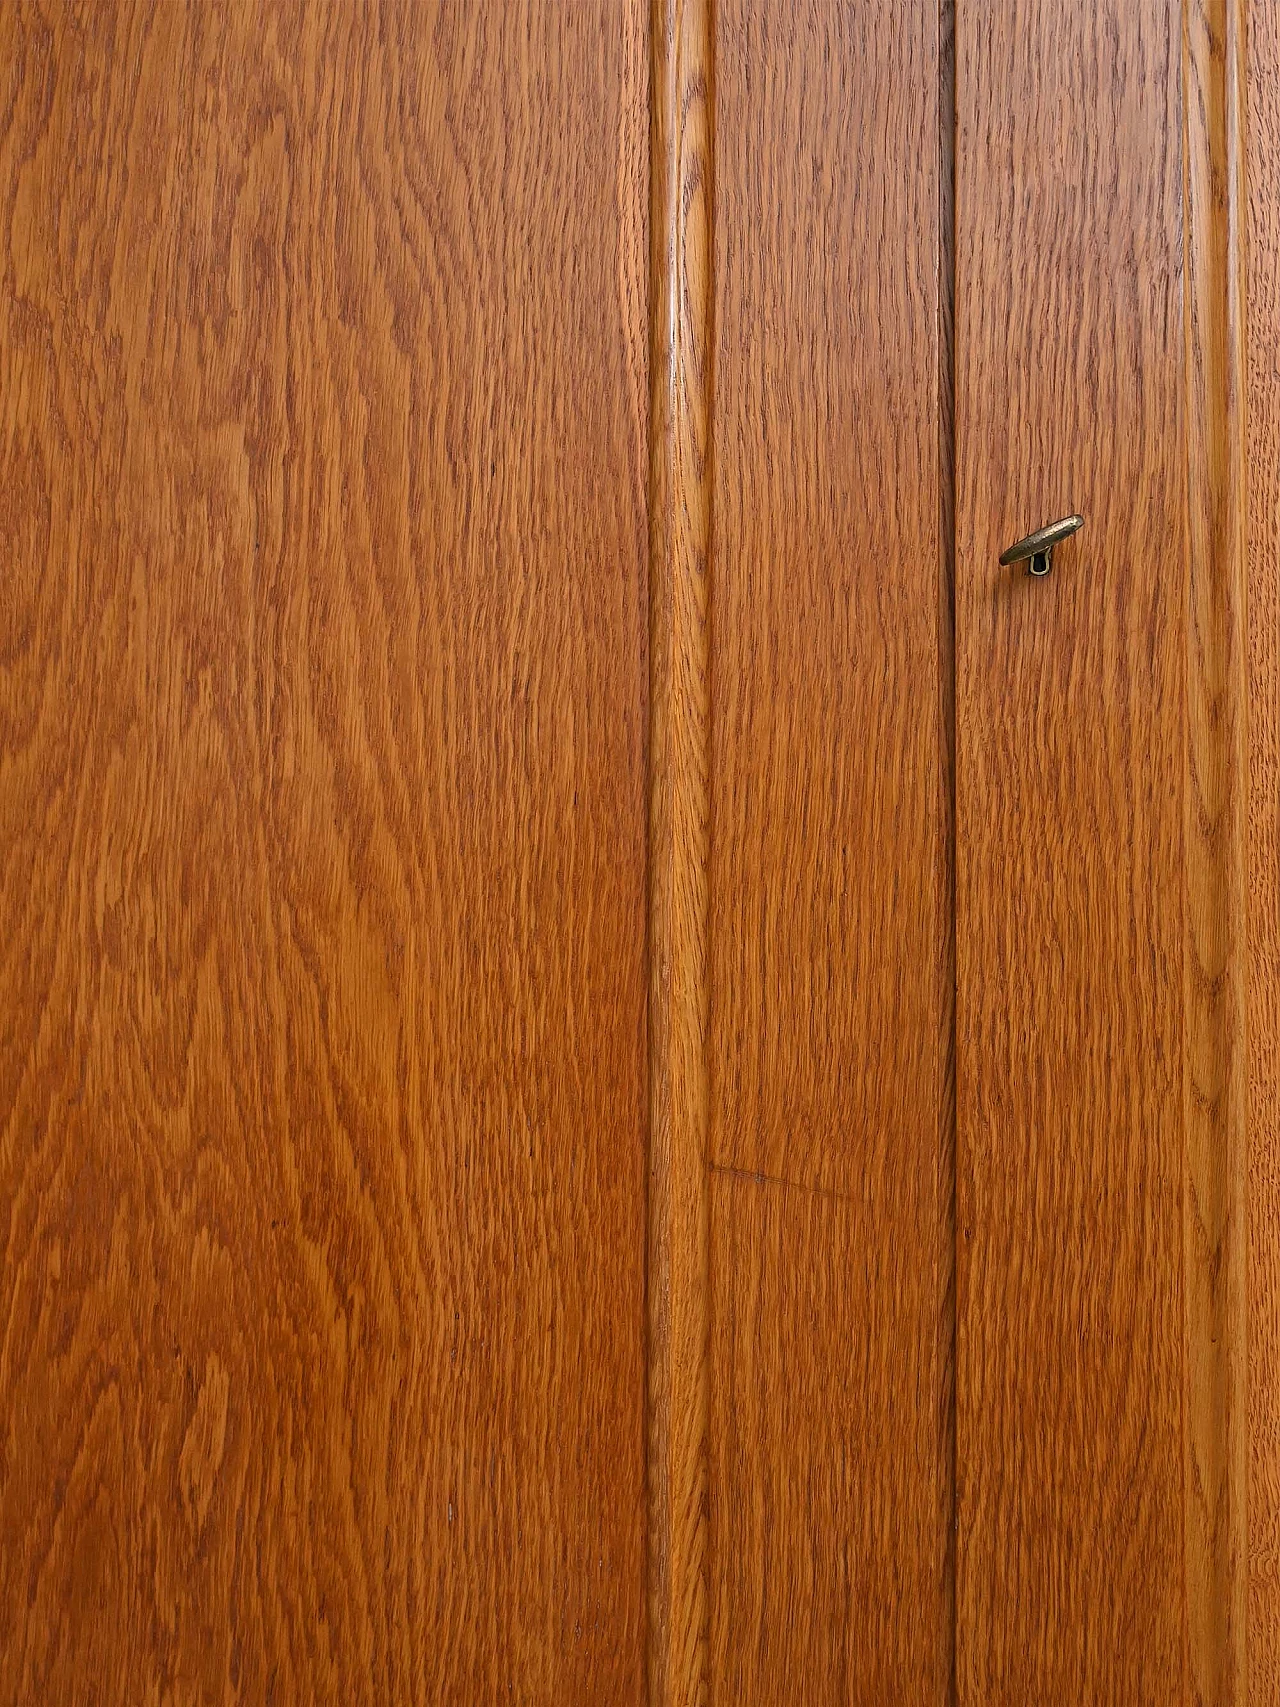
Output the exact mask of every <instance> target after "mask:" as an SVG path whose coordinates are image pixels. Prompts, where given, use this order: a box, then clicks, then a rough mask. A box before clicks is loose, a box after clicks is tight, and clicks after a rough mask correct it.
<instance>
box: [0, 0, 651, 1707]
mask: <svg viewBox="0 0 1280 1707" xmlns="http://www.w3.org/2000/svg"><path fill="white" fill-rule="evenodd" d="M647 39H648V18H647V13H646V12H645V10H644V9H643V8H642V7H640V6H639V5H635V4H633V5H629V6H614V5H604V4H599V5H597V4H587V5H574V6H566V5H560V4H555V3H553V0H528V3H526V4H522V5H518V6H516V5H513V6H509V7H480V6H476V7H470V8H462V7H453V6H441V7H435V6H430V5H428V6H422V5H411V4H408V3H407V0H405V3H399V0H384V3H380V0H361V3H359V4H344V5H337V6H334V5H327V4H319V3H315V4H302V3H299V4H287V5H286V4H264V5H259V6H235V7H231V8H227V7H219V6H212V5H207V4H198V3H195V0H191V3H187V4H178V3H175V4H147V3H144V0H112V3H109V4H107V3H104V4H98V5H94V6H88V7H71V6H69V5H63V4H59V3H58V0H44V3H42V4H40V5H36V4H34V3H27V0H13V3H11V4H8V5H6V6H5V7H4V8H3V9H2V10H0V87H2V89H3V95H2V97H0V115H2V118H0V538H2V540H3V546H2V548H0V561H3V564H4V572H3V582H2V584H0V869H2V871H3V887H2V889H0V1016H2V1017H0V1535H2V1536H3V1545H2V1546H0V1699H3V1700H5V1701H10V1702H15V1703H17V1702H22V1703H30V1702H34V1701H41V1702H46V1703H50V1704H61V1703H72V1702H75V1703H79V1702H84V1701H88V1700H100V1701H102V1702H112V1703H114V1702H124V1701H129V1702H139V1703H142V1702H156V1703H159V1702H161V1701H165V1702H175V1703H176V1702H187V1701H196V1700H199V1701H202V1702H232V1701H244V1702H266V1701H274V1702H277V1703H285V1702H298V1703H303V1702H306V1703H311V1702H320V1701H333V1702H338V1701H341V1702H343V1703H353V1702H369V1703H374V1702H376V1703H379V1704H385V1703H391V1702H406V1703H407V1702H410V1701H414V1702H418V1701H440V1702H444V1701H451V1702H464V1701H465V1702H468V1703H471V1702H483V1701H498V1700H502V1701H507V1700H510V1699H516V1698H518V1699H520V1700H522V1701H541V1702H552V1701H555V1702H557V1703H561V1702H568V1701H580V1702H584V1703H585V1702H591V1703H598V1702H604V1701H609V1702H615V1701H616V1702H622V1701H636V1700H638V1699H640V1697H641V1695H642V1692H643V1637H644V1589H643V1538H644V1519H643V1492H644V1433H643V1417H644V1375H643V1324H644V1295H643V1275H644V1220H643V1216H644V1157H645V1097H644V1089H645V1047H646V1046H645V988H646V978H645V966H644V923H645V852H644V841H645V793H644V711H645V694H646V684H645V640H644V635H645V626H646V592H645V579H646V573H645V553H646V518H645V479H646V440H647V419H646V417H647V374H646V349H647V336H646V334H647V262H648V253H647V222H646V209H647V194H646V177H645V171H646V158H647V140H648V139H647V105H648V102H647Z"/></svg>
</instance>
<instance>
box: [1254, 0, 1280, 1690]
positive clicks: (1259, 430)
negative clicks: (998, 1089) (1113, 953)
mask: <svg viewBox="0 0 1280 1707" xmlns="http://www.w3.org/2000/svg"><path fill="white" fill-rule="evenodd" d="M1246 107H1247V114H1248V116H1247V123H1246V135H1247V145H1246V156H1245V157H1246V162H1247V169H1246V179H1247V184H1246V204H1247V215H1246V220H1247V226H1248V288H1247V301H1248V318H1247V354H1248V369H1247V371H1248V404H1247V411H1246V413H1247V420H1248V445H1249V463H1248V535H1249V539H1248V563H1249V597H1248V624H1249V638H1248V676H1249V817H1248V891H1249V892H1248V903H1247V905H1248V942H1249V997H1248V1002H1249V1014H1248V1025H1249V1114H1248V1126H1249V1172H1248V1190H1249V1263H1248V1291H1249V1301H1248V1310H1249V1395H1248V1412H1249V1446H1248V1456H1249V1497H1248V1505H1249V1701H1250V1703H1251V1707H1277V1703H1280V188H1278V186H1280V6H1278V5H1277V4H1276V0H1250V4H1249V29H1248V86H1247V98H1246Z"/></svg>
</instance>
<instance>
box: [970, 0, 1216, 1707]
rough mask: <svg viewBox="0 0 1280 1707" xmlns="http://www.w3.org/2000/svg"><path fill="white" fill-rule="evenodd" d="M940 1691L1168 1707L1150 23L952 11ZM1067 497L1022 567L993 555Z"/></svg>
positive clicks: (1168, 772) (1161, 525)
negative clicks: (944, 1494) (949, 1314)
mask: <svg viewBox="0 0 1280 1707" xmlns="http://www.w3.org/2000/svg"><path fill="white" fill-rule="evenodd" d="M956 54H957V118H958V130H957V179H956V210H957V211H956V224H957V232H958V233H963V237H962V238H959V239H958V241H957V273H956V510H957V521H956V526H957V540H956V660H957V664H956V670H957V680H956V696H957V706H956V850H957V852H956V860H957V865H956V874H957V922H956V943H957V1018H956V1095H957V1152H958V1185H957V1191H958V1197H957V1222H958V1278H957V1331H958V1345H957V1394H956V1403H957V1449H956V1450H957V1503H958V1513H957V1520H958V1562H957V1637H956V1639H957V1683H958V1696H959V1701H960V1702H961V1703H962V1707H997V1704H1004V1703H1009V1704H1013V1703H1015V1702H1016V1703H1019V1704H1023V1703H1050V1702H1063V1701H1080V1702H1084V1701H1098V1702H1101V1701H1114V1702H1121V1701H1123V1702H1125V1703H1127V1704H1129V1707H1138V1704H1141V1703H1150V1704H1151V1707H1157V1704H1158V1707H1167V1704H1168V1703H1169V1702H1173V1701H1178V1700H1181V1699H1182V1691H1183V1676H1184V1663H1185V1660H1184V1641H1185V1620H1184V1595H1185V1585H1184V1554H1183V1528H1184V1524H1183V1508H1182V1502H1183V1456H1182V1454H1183V1429H1182V1411H1183V1404H1184V1398H1183V1331H1184V1323H1183V1295H1182V1277H1181V1261H1182V1225H1181V1217H1182V1169H1183V1154H1184V1151H1183V1140H1184V1119H1183V1082H1184V1081H1183V1051H1184V1023H1183V1003H1184V993H1183V943H1184V906H1183V883H1184V868H1183V861H1182V841H1183V807H1182V803H1183V798H1184V795H1183V786H1184V783H1183V766H1184V681H1185V675H1186V669H1185V656H1184V654H1185V636H1186V624H1185V610H1186V591H1185V589H1186V576H1187V539H1186V523H1185V512H1186V466H1187V464H1186V455H1187V453H1186V439H1185V434H1184V420H1185V414H1184V384H1185V377H1184V376H1185V349H1184V336H1183V317H1182V288H1181V287H1182V267H1183V256H1182V238H1183V223H1182V132H1181V120H1180V104H1179V87H1180V70H1181V58H1182V25H1181V15H1180V9H1179V8H1178V7H1177V6H1176V5H1172V4H1167V3H1165V0H1139V3H1136V4H1135V3H1132V0H1124V3H1123V4H1121V3H1119V0H1114V3H1108V4H1106V5H1104V6H1102V7H1101V8H1097V7H1087V6H1083V5H1082V6H1071V7H1065V8H1064V7H1060V6H1056V5H1047V4H1039V3H1035V0H1007V3H1005V4H1001V5H999V6H997V7H995V8H994V9H993V8H992V7H990V6H987V5H978V4H976V3H970V0H961V3H960V4H959V6H958V8H957V48H956ZM1073 510H1079V511H1080V512H1081V513H1082V514H1083V515H1084V517H1085V527H1084V531H1083V532H1082V533H1081V534H1080V535H1079V536H1077V538H1076V539H1075V540H1074V541H1072V542H1071V543H1070V544H1068V545H1066V546H1063V547H1060V548H1059V551H1058V554H1057V557H1056V560H1055V564H1054V568H1053V572H1052V575H1051V576H1050V577H1049V578H1048V579H1047V580H1043V581H1039V582H1036V581H1033V580H1031V579H1030V578H1029V577H1028V576H1027V575H1026V574H1025V572H1024V571H1023V570H1021V569H1020V568H1018V567H1016V566H1015V568H1014V569H1012V570H1005V569H1001V568H1000V567H999V565H998V562H997V558H998V556H999V553H1000V551H1001V549H1002V547H1004V546H1006V545H1008V544H1009V543H1010V542H1011V541H1012V540H1014V539H1016V538H1017V537H1018V536H1019V535H1021V534H1023V533H1026V532H1027V531H1028V530H1030V529H1031V528H1033V527H1037V526H1039V525H1041V524H1042V523H1045V522H1048V521H1050V520H1052V519H1053V518H1055V517H1057V516H1060V515H1064V514H1067V513H1069V512H1071V511H1073Z"/></svg>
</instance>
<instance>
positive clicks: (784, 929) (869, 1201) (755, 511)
mask: <svg viewBox="0 0 1280 1707" xmlns="http://www.w3.org/2000/svg"><path fill="white" fill-rule="evenodd" d="M939 74H940V49H939V9H938V7H937V5H936V3H930V4H927V5H926V4H923V3H921V4H916V3H915V0H911V3H908V4H904V5H901V6H899V7H897V8H895V15H894V19H893V24H892V27H891V28H887V27H885V24H884V20H883V15H882V9H881V8H878V7H874V6H871V5H868V4H855V5H850V6H836V5H828V4H821V5H815V6H808V7H794V6H788V5H783V4H778V3H772V0H771V3H769V4H765V5H759V4H745V3H743V0H727V3H723V4H720V5H719V6H717V8H716V51H715V114H716V116H715V138H716V146H715V159H716V202H715V206H716V213H715V287H714V288H715V350H716V359H715V369H714V403H713V434H712V439H713V465H714V503H715V508H714V520H713V529H712V587H713V617H712V623H711V637H712V649H711V690H712V700H711V705H712V714H711V724H712V757H713V763H712V781H711V798H712V842H711V1049H710V1063H711V1147H712V1160H713V1166H714V1168H715V1169H716V1170H717V1171H716V1172H715V1174H714V1175H713V1185H712V1201H713V1213H712V1242H711V1296H712V1326H711V1336H712V1347H713V1376H712V1447H711V1462H712V1467H713V1468H712V1478H711V1524H712V1597H711V1604H712V1639H713V1654H714V1667H713V1670H714V1676H715V1681H716V1689H715V1691H714V1692H713V1695H714V1698H715V1699H717V1700H720V1699H723V1700H725V1701H729V1700H734V1701H741V1702H753V1701H759V1702H770V1703H776V1702H781V1701H810V1700H821V1699H831V1698H834V1695H835V1692H836V1691H838V1690H842V1691H843V1692H844V1694H843V1697H842V1698H844V1699H852V1700H855V1701H867V1702H871V1701H879V1700H883V1699H885V1698H886V1697H885V1696H884V1695H883V1694H880V1693H877V1691H878V1688H879V1686H880V1685H881V1684H882V1683H884V1681H885V1680H888V1679H893V1680H897V1682H896V1685H895V1688H897V1687H900V1690H901V1694H892V1692H891V1694H892V1698H894V1699H904V1700H912V1701H915V1700H925V1699H930V1700H932V1699H935V1698H938V1696H939V1693H940V1691H941V1689H942V1687H943V1681H942V1680H943V1674H944V1672H945V1670H946V1669H947V1660H946V1658H945V1651H946V1648H947V1643H948V1637H947V1634H946V1631H945V1623H946V1620H947V1616H948V1615H947V1611H946V1607H947V1591H946V1587H945V1575H946V1566H945V1552H946V1530H947V1527H948V1521H947V1519H948V1516H949V1513H944V1507H945V1506H947V1505H948V1504H949V1467H948V1452H949V1447H948V1446H947V1445H946V1443H945V1442H944V1439H943V1429H944V1427H945V1419H946V1415H947V1390H948V1389H947V1374H946V1357H947V1350H948V1348H947V1347H946V1345H945V1344H944V1343H943V1342H944V1335H945V1332H946V1327H945V1324H946V1319H947V1309H948V1304H947V1298H948V1291H949V1286H950V1279H949V1268H950V1262H949V1258H948V1256H947V1253H946V1238H947V1228H948V1225H949V1214H950V1196H949V1191H948V1189H947V1187H946V1184H945V1181H944V1180H943V1178H942V1177H941V1176H942V1170H943V1168H944V1166H945V1162H946V1160H947V1159H948V1158H947V1156H946V1155H944V1153H943V1149H942V1146H941V1144H940V1136H941V1130H942V1128H943V1127H944V1126H945V1124H946V1121H947V1119H948V1116H949V1109H950V1093H949V1082H950V1075H949V1066H948V1042H947V1039H948V1035H949V1018H950V995H949V990H950V983H951V976H950V969H949V968H950V962H949V947H948V945H947V942H946V938H945V935H944V932H943V930H942V928H941V926H942V921H943V920H944V918H945V916H946V914H947V912H948V911H949V883H948V878H947V861H948V851H947V850H948V825H947V821H946V820H947V811H948V808H947V803H946V799H945V792H946V775H947V753H946V732H945V730H944V728H943V724H944V722H945V719H946V716H947V711H948V699H947V694H946V691H945V689H944V688H943V686H942V684H941V680H940V677H941V674H942V671H943V668H944V665H943V658H944V654H945V653H946V651H947V647H948V644H949V638H948V628H949V610H948V609H947V608H946V595H945V590H944V582H945V576H946V565H945V561H944V553H943V550H942V546H941V542H940V537H939V526H940V515H941V513H942V505H943V497H942V493H941V490H940V485H941V472H940V464H941V463H942V461H943V460H944V455H943V450H942V447H941V445H940V438H941V437H942V429H941V425H940V408H939V387H940V381H941V377H942V376H941V357H940V301H939V295H940V292H939V271H940V258H939V249H940V231H941V225H942V220H943V204H942V196H941V191H940V186H939V153H940V150H939V140H938V139H939V120H940V113H939V106H940V84H939ZM797 1188H798V1189H797ZM810 1193H812V1194H815V1195H814V1198H813V1202H812V1203H810V1202H809V1200H808V1196H807V1194H810ZM831 1200H838V1201H839V1203H840V1208H839V1211H838V1212H834V1213H835V1220H834V1222H833V1221H831V1220H830V1218H829V1217H825V1211H822V1212H820V1205H826V1204H827V1203H828V1202H829V1201H831ZM846 1265H847V1266H848V1271H849V1272H848V1273H847V1275H846ZM842 1277H843V1278H842ZM845 1280H847V1285H848V1287H849V1289H850V1290H849V1295H848V1298H847V1300H846V1299H845V1298H844V1297H843V1295H842V1292H841V1286H842V1285H843V1284H844V1283H845ZM753 1288H754V1289H756V1290H755V1291H753V1290H752V1289H753ZM757 1294H758V1296H757ZM801 1300H807V1301H808V1302H809V1304H810V1305H811V1306H812V1309H811V1310H809V1311H808V1312H805V1311H803V1310H802V1309H801V1303H800V1301H801ZM775 1309H776V1310H777V1311H779V1312H781V1313H782V1315H783V1316H784V1317H785V1325H784V1324H783V1323H778V1324H774V1323H773V1322H772V1317H771V1312H773V1311H774V1310H775ZM850 1336H853V1337H854V1338H855V1339H858V1340H859V1341H860V1342H861V1343H860V1348H859V1350H858V1351H857V1353H856V1356H857V1358H858V1359H860V1361H859V1362H858V1364H857V1367H858V1369H859V1371H860V1375H859V1379H858V1380H856V1381H853V1380H850V1379H848V1375H849V1373H850V1371H851V1369H852V1367H853V1365H851V1364H850V1363H849V1362H848V1361H847V1360H848V1359H849V1358H851V1357H853V1356H855V1353H854V1351H853V1350H852V1349H851V1348H850V1347H849V1345H848V1344H847V1343H846V1342H847V1341H848V1340H849V1338H850ZM800 1368H803V1369H805V1370H809V1371H812V1379H811V1381H810V1380H809V1377H808V1376H806V1377H805V1380H806V1381H809V1385H808V1386H807V1387H806V1388H805V1389H804V1390H803V1391H794V1390H793V1386H794V1383H795V1381H796V1379H797V1372H798V1370H799V1369H800ZM828 1399H829V1400H830V1401H831V1403H832V1404H833V1405H834V1406H836V1408H835V1409H834V1410H833V1411H832V1412H831V1414H830V1415H825V1416H824V1415H823V1405H824V1404H825V1403H826V1401H827V1400H828ZM748 1419H750V1420H748ZM782 1419H787V1421H786V1422H785V1423H784V1422H783V1421H782ZM757 1424H758V1426H757ZM729 1430H733V1431H734V1432H733V1434H732V1438H730V1435H729V1434H728V1433H727V1432H726V1431H729ZM806 1430H811V1432H810V1433H809V1434H808V1435H807V1436H806V1434H805V1431H806ZM836 1494H838V1495H839V1503H838V1504H837V1505H835V1506H833V1507H831V1508H830V1509H829V1511H828V1512H827V1516H826V1519H825V1520H824V1521H818V1513H819V1512H820V1510H821V1509H822V1500H823V1498H825V1497H826V1496H827V1495H833V1496H834V1495H836ZM760 1500H764V1501H766V1502H769V1507H770V1513H771V1515H770V1517H769V1521H768V1524H767V1525H766V1527H767V1530H768V1533H767V1535H765V1534H764V1531H763V1530H762V1529H761V1528H760V1521H759V1510H760V1508H759V1506H758V1504H757V1503H756V1502H758V1501H760ZM865 1538H871V1539H873V1540H874V1543H875V1544H874V1546H873V1547H872V1548H871V1550H870V1551H869V1552H868V1553H867V1554H866V1556H865V1558H862V1557H860V1556H859V1541H860V1539H865ZM760 1570H763V1571H764V1573H765V1576H766V1578H767V1585H766V1586H762V1585H761V1583H760V1582H758V1581H757V1573H758V1571H760ZM844 1596H847V1598H842V1597H844Z"/></svg>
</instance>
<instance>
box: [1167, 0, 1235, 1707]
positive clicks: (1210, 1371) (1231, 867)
mask: <svg viewBox="0 0 1280 1707" xmlns="http://www.w3.org/2000/svg"><path fill="white" fill-rule="evenodd" d="M1183 35H1184V40H1183V90H1184V99H1183V129H1184V137H1185V148H1184V172H1185V186H1184V210H1185V227H1184V254H1185V272H1184V278H1185V284H1184V290H1185V319H1184V324H1185V327H1186V364H1187V365H1186V394H1187V401H1186V411H1187V413H1186V422H1187V469H1188V492H1187V498H1188V505H1187V515H1188V547H1189V550H1188V582H1187V585H1188V595H1189V598H1188V607H1187V702H1186V729H1187V735H1186V781H1185V799H1184V810H1185V836H1184V844H1183V854H1184V860H1185V877H1184V882H1185V893H1186V950H1185V962H1184V969H1185V981H1186V982H1185V988H1186V1066H1185V1071H1184V1079H1183V1093H1184V1106H1185V1111H1186V1140H1185V1142H1186V1168H1185V1176H1184V1181H1183V1284H1184V1299H1185V1315H1186V1353H1185V1356H1186V1376H1185V1379H1186V1408H1185V1414H1184V1443H1183V1445H1184V1455H1185V1459H1184V1463H1185V1467H1184V1489H1185V1500H1186V1515H1185V1526H1186V1527H1185V1547H1186V1583H1187V1591H1186V1605H1187V1621H1188V1627H1187V1656H1188V1662H1189V1671H1188V1696H1189V1699H1190V1700H1191V1701H1192V1702H1194V1703H1197V1704H1200V1703H1203V1704H1205V1707H1208V1704H1209V1703H1213V1704H1215V1707H1235V1704H1236V1703H1242V1702H1243V1700H1244V1690H1245V1676H1246V1674H1245V1635H1246V1620H1247V1600H1246V1595H1247V1579H1246V1557H1247V1552H1246V1540H1245V1474H1246V1455H1245V1442H1246V1419H1245V1373H1246V1368H1245V1366H1246V1348H1245V1281H1246V1275H1245V1251H1246V1247H1245V1233H1246V1227H1245V1162H1246V1147H1247V1133H1246V1127H1245V1115H1246V1098H1247V1088H1248V1073H1247V1059H1246V1041H1245V1001H1246V990H1247V981H1246V974H1247V965H1246V947H1245V892H1246V889H1245V851H1246V850H1245V813H1246V802H1247V789H1248V763H1247V745H1246V742H1247V735H1246V726H1247V717H1246V711H1247V701H1246V676H1245V663H1246V661H1245V528H1244V521H1245V514H1244V504H1245V442H1244V290H1243V286H1244V232H1243V227H1242V219H1243V213H1244V200H1243V194H1242V190H1243V157H1242V148H1243V131H1242V118H1243V106H1242V103H1243V96H1244V13H1243V7H1242V5H1241V4H1239V3H1238V0H1184V8H1183Z"/></svg>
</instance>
